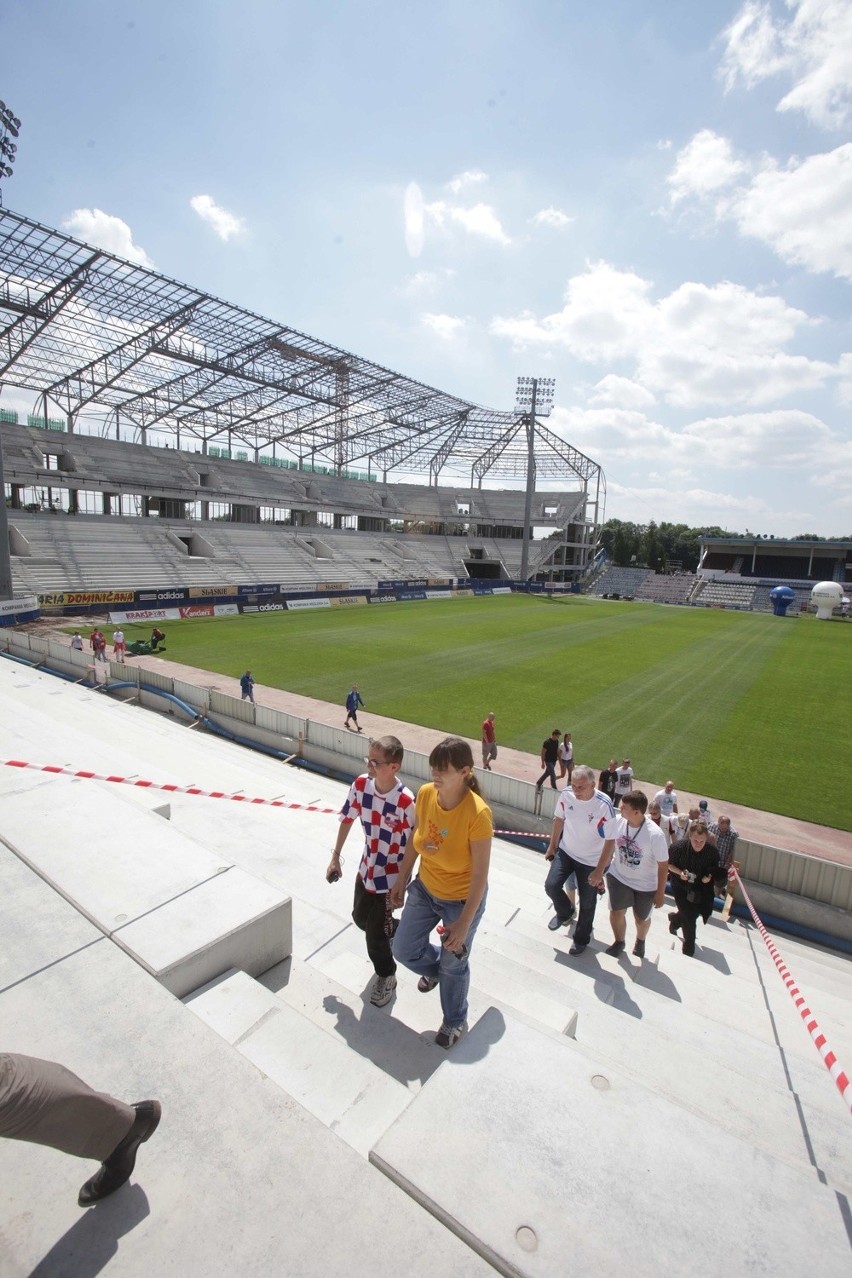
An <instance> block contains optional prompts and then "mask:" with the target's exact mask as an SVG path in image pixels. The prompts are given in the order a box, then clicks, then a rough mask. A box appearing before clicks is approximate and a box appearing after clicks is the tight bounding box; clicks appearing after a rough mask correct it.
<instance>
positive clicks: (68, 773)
mask: <svg viewBox="0 0 852 1278" xmlns="http://www.w3.org/2000/svg"><path fill="white" fill-rule="evenodd" d="M0 766H3V767H6V768H30V769H32V770H34V771H35V772H49V773H50V774H51V775H52V776H64V777H79V778H82V779H83V780H84V781H112V782H114V783H115V784H116V785H132V786H135V787H136V788H137V789H138V790H163V791H165V793H166V794H194V795H196V796H197V797H199V798H202V799H230V800H231V801H232V802H233V803H251V804H253V805H254V806H265V807H268V808H291V809H292V808H295V809H296V810H298V811H301V812H321V813H324V814H333V815H335V816H337V814H338V813H339V811H340V809H339V808H320V807H317V806H316V804H313V803H287V802H285V800H284V799H254V798H251V797H250V796H249V795H247V794H226V793H225V792H224V790H201V789H199V787H198V786H197V785H166V784H164V783H161V782H159V781H143V780H137V779H135V778H133V777H118V776H108V775H107V774H106V773H103V772H88V771H85V770H84V769H82V768H80V769H74V768H61V767H59V766H58V765H56V764H49V763H28V762H27V761H26V760H24V759H0ZM494 833H495V834H517V835H523V836H524V838H527V839H547V838H549V835H547V834H536V833H535V832H534V831H532V830H495V831H494Z"/></svg>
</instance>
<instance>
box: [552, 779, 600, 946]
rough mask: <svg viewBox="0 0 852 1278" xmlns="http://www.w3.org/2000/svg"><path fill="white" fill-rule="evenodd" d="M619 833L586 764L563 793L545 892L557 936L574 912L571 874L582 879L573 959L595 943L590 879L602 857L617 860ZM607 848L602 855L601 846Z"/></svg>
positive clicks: (594, 898) (595, 898)
mask: <svg viewBox="0 0 852 1278" xmlns="http://www.w3.org/2000/svg"><path fill="white" fill-rule="evenodd" d="M615 833H616V817H615V809H614V808H613V806H612V803H611V802H610V800H609V799H608V798H607V797H606V795H605V794H601V792H600V790H596V789H595V774H594V772H593V771H592V769H591V768H589V767H586V765H585V764H579V765H578V766H577V767H575V769H574V773H573V776H572V778H571V784H570V785H569V786H567V787H566V788H565V789H564V790H561V791H560V794H559V798H558V799H557V800H556V808H555V810H554V813H553V826H552V828H551V831H550V843H549V844H548V848H547V851H546V853H545V857H546V859H547V860H548V861H550V862H551V866H550V871H549V873H548V875H547V879H546V881H545V884H544V890H545V892H546V893H547V895H548V896H549V897H550V899H551V901H552V902H553V908H554V909H555V911H556V915H555V919H551V921H550V923H549V924H548V926H549V927H550V928H551V930H553V931H555V930H556V928H558V927H560V926H561V925H564V924H568V923H570V921H571V918H572V915H573V911H572V909H571V903H570V901H569V900H568V897H567V895H566V893H565V890H564V888H565V883H566V882H567V880H568V879H569V878H570V876H571V875H572V874H574V875H575V876H576V879H577V896H578V898H579V902H580V913H579V917H578V919H577V927H576V929H575V931H574V944H573V945H572V946H571V949H570V950H569V951H568V953H569V954H573V955H575V956H576V955H578V954H582V953H583V950H585V948H586V946H587V945H588V944H589V941H590V940H591V939H592V924H593V923H594V919H595V907H596V906H597V903H598V893H597V888H596V887H594V886H592V885H590V883H589V875H590V874H591V873H592V871H593V870H594V869H595V866H596V865H597V864H598V862H599V860H600V859H601V857H602V856H605V857H606V859H607V863H609V861H610V860H611V859H612V854H613V849H614V847H615V844H614V842H613V840H614V838H615ZM602 845H603V852H602V851H601V846H602Z"/></svg>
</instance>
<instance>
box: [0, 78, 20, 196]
mask: <svg viewBox="0 0 852 1278" xmlns="http://www.w3.org/2000/svg"><path fill="white" fill-rule="evenodd" d="M20 128H21V121H20V120H19V119H18V117H17V116H16V115H14V114H13V113H12V111H10V109H9V108H8V107H7V106H6V103H5V102H0V181H2V179H3V178H7V177H11V176H12V161H13V160H14V158H15V156H16V155H17V154H18V148H17V147H16V146H15V143H14V142H11V141H10V140H9V139H10V137H12V138H16V137H17V136H18V133H19V131H20ZM2 204H3V196H2V193H0V207H2Z"/></svg>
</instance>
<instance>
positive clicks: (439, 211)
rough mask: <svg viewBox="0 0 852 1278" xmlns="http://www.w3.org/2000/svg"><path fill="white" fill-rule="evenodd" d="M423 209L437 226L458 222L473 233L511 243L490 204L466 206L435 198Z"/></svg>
mask: <svg viewBox="0 0 852 1278" xmlns="http://www.w3.org/2000/svg"><path fill="white" fill-rule="evenodd" d="M423 211H424V213H425V214H426V216H427V217H428V218H431V220H432V221H433V222H434V223H435V225H436V226H441V227H443V226H446V225H447V224H448V223H452V222H456V223H457V224H458V225H459V226H463V227H464V229H465V230H466V231H468V232H469V233H470V234H471V235H479V236H482V238H483V239H486V240H492V241H493V242H494V243H495V244H502V245H504V246H505V245H507V244H510V243H511V240H510V239H509V236H508V235H507V234H506V232H505V231H504V230H503V227H502V226H501V225H500V219H499V218H498V217H497V215H496V213H495V212H494V210H493V208H492V207H491V205H490V204H474V205H473V206H472V207H470V208H464V207H463V206H462V205H459V204H448V203H447V202H446V200H435V201H434V202H433V203H432V204H426V205H424V206H423Z"/></svg>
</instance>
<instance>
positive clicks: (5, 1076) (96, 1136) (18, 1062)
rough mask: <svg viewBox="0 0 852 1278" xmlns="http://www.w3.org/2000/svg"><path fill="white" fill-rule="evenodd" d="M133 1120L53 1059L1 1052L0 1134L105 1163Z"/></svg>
mask: <svg viewBox="0 0 852 1278" xmlns="http://www.w3.org/2000/svg"><path fill="white" fill-rule="evenodd" d="M135 1118H136V1111H135V1109H134V1108H133V1106H132V1105H125V1104H124V1102H123V1101H119V1100H116V1099H115V1098H114V1097H113V1096H108V1095H106V1093H105V1092H94V1091H92V1089H91V1087H89V1086H88V1085H87V1084H86V1083H84V1082H83V1080H82V1079H80V1078H78V1077H77V1075H76V1074H72V1073H71V1071H70V1070H69V1069H66V1068H65V1066H64V1065H58V1064H57V1063H56V1062H55V1061H41V1060H38V1058H37V1057H35V1056H17V1055H15V1054H14V1053H0V1136H9V1137H11V1138H12V1139H13V1140H28V1141H32V1142H33V1143H34V1144H36V1145H50V1146H52V1147H53V1148H54V1149H61V1150H62V1152H63V1153H65V1154H75V1155H76V1156H77V1157H78V1158H95V1159H97V1160H98V1162H101V1163H102V1162H103V1161H104V1159H105V1158H108V1157H109V1155H110V1154H111V1153H112V1151H113V1150H114V1149H115V1147H116V1145H118V1144H119V1143H120V1141H122V1140H123V1139H124V1137H125V1136H126V1135H127V1133H128V1132H129V1131H130V1128H131V1127H132V1125H133V1122H134V1120H135Z"/></svg>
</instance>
